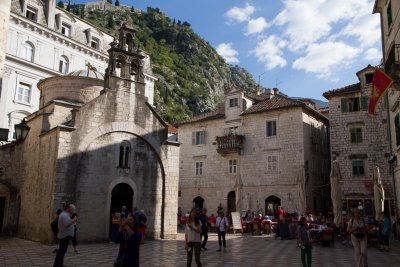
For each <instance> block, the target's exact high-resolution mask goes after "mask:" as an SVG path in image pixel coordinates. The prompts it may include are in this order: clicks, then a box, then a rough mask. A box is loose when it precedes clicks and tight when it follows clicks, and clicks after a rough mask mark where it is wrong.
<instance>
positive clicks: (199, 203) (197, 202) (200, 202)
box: [193, 196, 205, 211]
mask: <svg viewBox="0 0 400 267" xmlns="http://www.w3.org/2000/svg"><path fill="white" fill-rule="evenodd" d="M204 201H205V200H204V198H202V197H201V196H197V197H195V198H194V199H193V207H194V208H196V209H197V210H198V211H201V210H202V209H203V207H204Z"/></svg>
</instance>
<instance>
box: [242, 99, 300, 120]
mask: <svg viewBox="0 0 400 267" xmlns="http://www.w3.org/2000/svg"><path fill="white" fill-rule="evenodd" d="M305 106H306V104H304V103H303V102H301V101H297V100H294V99H291V98H289V97H285V96H282V95H275V96H274V97H272V98H271V99H265V100H264V101H261V102H259V103H257V104H254V105H253V106H251V107H250V108H248V109H246V110H245V111H244V112H243V113H242V115H248V114H252V113H258V112H264V111H271V110H277V109H282V108H291V107H305Z"/></svg>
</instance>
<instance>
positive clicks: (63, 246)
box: [53, 236, 72, 267]
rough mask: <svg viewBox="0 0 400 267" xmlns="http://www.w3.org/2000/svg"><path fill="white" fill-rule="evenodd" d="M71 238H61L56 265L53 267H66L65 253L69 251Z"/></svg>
mask: <svg viewBox="0 0 400 267" xmlns="http://www.w3.org/2000/svg"><path fill="white" fill-rule="evenodd" d="M71 238H72V237H71V236H67V237H64V238H61V239H60V240H59V241H60V246H59V248H58V251H57V255H56V258H55V260H54V265H53V267H62V266H64V256H65V253H67V250H68V245H69V240H71Z"/></svg>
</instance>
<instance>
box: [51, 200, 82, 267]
mask: <svg viewBox="0 0 400 267" xmlns="http://www.w3.org/2000/svg"><path fill="white" fill-rule="evenodd" d="M74 212H75V206H74V205H73V204H66V206H65V210H64V211H63V212H62V213H61V214H60V216H59V218H58V234H57V238H58V240H59V241H60V246H59V249H58V251H57V254H56V258H55V259H54V265H53V266H54V267H63V266H64V256H65V253H67V250H68V245H69V241H70V240H71V239H72V237H73V235H74V225H75V224H76V222H77V221H78V218H77V217H75V218H74V219H71V215H72V214H73V213H74Z"/></svg>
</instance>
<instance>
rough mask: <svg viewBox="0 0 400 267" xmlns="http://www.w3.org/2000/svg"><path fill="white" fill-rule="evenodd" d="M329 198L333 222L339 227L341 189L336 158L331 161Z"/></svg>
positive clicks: (340, 221)
mask: <svg viewBox="0 0 400 267" xmlns="http://www.w3.org/2000/svg"><path fill="white" fill-rule="evenodd" d="M330 176H331V177H330V178H331V199H332V206H333V215H334V216H335V217H334V223H335V224H336V226H338V227H340V226H342V224H343V220H342V190H341V187H340V180H342V174H341V173H340V166H339V162H338V161H337V160H334V161H333V162H332V169H331V175H330Z"/></svg>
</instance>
